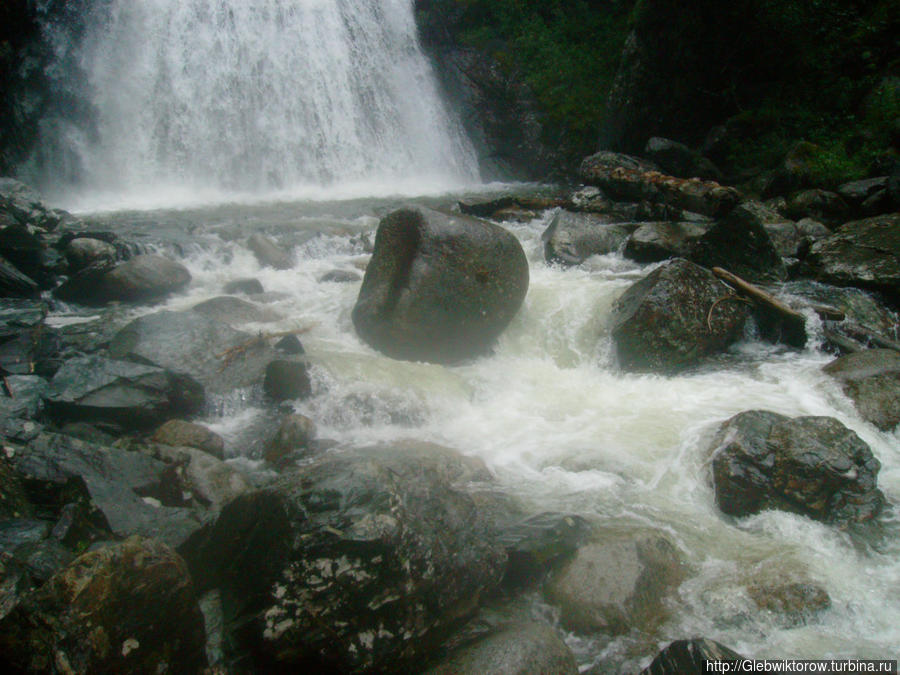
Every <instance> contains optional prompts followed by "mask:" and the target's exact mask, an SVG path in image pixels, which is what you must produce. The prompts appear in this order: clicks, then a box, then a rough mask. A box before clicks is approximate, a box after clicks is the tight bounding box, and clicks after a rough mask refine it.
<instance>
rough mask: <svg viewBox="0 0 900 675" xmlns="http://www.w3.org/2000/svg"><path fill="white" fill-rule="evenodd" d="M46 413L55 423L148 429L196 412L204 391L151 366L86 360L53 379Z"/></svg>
mask: <svg viewBox="0 0 900 675" xmlns="http://www.w3.org/2000/svg"><path fill="white" fill-rule="evenodd" d="M51 386H52V389H53V391H52V393H51V394H50V395H48V396H47V398H46V403H47V411H48V413H49V414H50V415H51V416H52V417H54V418H55V419H57V420H66V421H104V422H112V423H115V424H118V425H121V426H122V427H124V428H129V429H147V428H151V427H154V426H158V425H160V424H162V423H163V422H165V421H167V420H169V419H172V418H174V417H180V416H184V415H190V414H192V413H195V412H197V411H198V410H199V409H200V408H201V407H202V406H203V402H204V394H203V388H202V387H201V386H200V384H198V383H197V382H195V381H194V380H192V379H191V378H189V377H185V376H184V375H179V374H174V373H171V372H167V371H165V370H163V369H161V368H157V367H154V366H145V365H141V364H137V363H130V362H127V361H115V360H112V359H107V358H104V357H102V356H97V355H94V356H85V357H81V358H77V359H71V360H69V361H67V362H66V363H65V364H64V365H63V366H62V368H60V369H59V371H58V372H57V373H56V375H55V376H54V377H53V380H52V381H51Z"/></svg>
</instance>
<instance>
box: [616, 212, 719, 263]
mask: <svg viewBox="0 0 900 675" xmlns="http://www.w3.org/2000/svg"><path fill="white" fill-rule="evenodd" d="M708 229H709V225H705V224H699V223H688V222H682V223H645V224H643V225H641V226H640V227H639V228H638V229H637V230H635V231H634V233H632V235H631V236H630V237H629V238H628V241H627V242H626V243H625V248H624V250H623V254H624V255H625V257H626V258H629V259H630V260H634V261H635V262H639V263H652V262H661V261H663V260H668V259H669V258H685V257H688V256H690V254H691V250H692V249H693V246H694V243H695V242H696V241H697V240H698V239H699V238H700V237H702V236H703V235H704V234H705V233H706V231H707V230H708Z"/></svg>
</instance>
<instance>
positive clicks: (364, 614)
mask: <svg viewBox="0 0 900 675" xmlns="http://www.w3.org/2000/svg"><path fill="white" fill-rule="evenodd" d="M473 480H489V474H488V472H487V471H486V469H485V467H484V465H483V464H481V463H480V462H478V461H477V460H473V459H469V458H465V457H463V456H461V455H459V454H457V453H455V452H452V451H449V450H446V449H444V448H438V447H436V446H430V445H414V444H401V445H399V446H392V447H377V448H368V449H364V450H348V451H339V452H337V451H335V452H330V453H327V454H325V455H324V456H322V457H321V458H319V459H317V460H315V461H314V462H312V463H311V464H309V465H307V466H304V467H302V468H300V469H298V470H297V471H294V472H291V473H288V474H284V475H283V476H282V477H281V478H280V479H278V480H276V481H275V482H274V483H273V484H271V485H270V486H268V487H266V488H264V489H262V490H260V491H257V492H252V493H250V494H247V495H243V496H241V497H238V498H237V499H236V500H234V501H232V502H231V503H230V504H228V505H226V506H225V508H224V509H223V510H222V514H221V515H220V516H219V518H218V520H217V521H216V523H215V525H214V526H213V527H212V528H211V529H210V530H209V531H208V532H207V533H205V534H204V535H203V536H198V537H197V538H196V539H195V540H194V542H192V544H191V545H189V546H188V550H187V551H186V557H187V559H188V560H189V562H190V564H191V570H192V573H193V574H194V578H195V580H199V583H201V585H202V586H204V587H213V586H219V587H220V588H221V590H222V598H223V606H224V607H225V608H226V612H227V613H228V616H227V617H226V618H227V619H229V621H230V625H231V626H233V627H236V628H237V629H238V631H237V633H236V634H235V633H233V634H232V639H234V640H237V641H238V642H239V643H240V644H241V645H242V646H243V647H244V648H245V649H247V650H249V651H250V653H252V654H254V655H255V658H256V666H257V668H258V669H259V670H261V671H263V672H275V671H276V670H278V669H297V668H300V667H304V668H306V669H308V670H311V671H315V670H317V669H321V668H323V667H328V668H332V669H335V670H337V671H338V672H361V671H392V670H393V671H396V670H406V669H409V668H410V666H411V665H412V664H416V663H419V662H420V661H421V660H422V659H423V658H424V657H425V656H426V655H428V654H430V653H431V650H432V649H433V648H434V645H435V643H436V642H439V641H440V640H442V639H443V637H444V636H445V635H446V631H447V630H448V627H449V626H451V625H452V624H454V623H455V622H457V621H459V620H460V619H462V618H465V617H466V616H467V615H469V614H470V613H471V612H473V611H474V610H475V609H476V608H477V606H478V603H479V599H480V597H481V596H482V594H483V593H485V592H486V591H488V590H490V589H491V588H493V587H494V586H496V585H497V584H498V583H499V581H500V578H501V576H502V574H503V568H504V566H505V563H506V556H505V554H504V552H503V550H502V548H501V547H500V546H499V545H498V544H497V543H496V542H495V541H494V538H493V536H492V535H491V530H490V527H489V523H486V522H485V521H484V520H483V519H482V517H481V516H480V513H479V509H478V508H477V507H476V504H475V501H474V499H473V497H472V496H471V495H469V494H468V493H467V492H466V490H465V488H464V487H463V486H465V485H467V484H469V483H470V482H471V481H473Z"/></svg>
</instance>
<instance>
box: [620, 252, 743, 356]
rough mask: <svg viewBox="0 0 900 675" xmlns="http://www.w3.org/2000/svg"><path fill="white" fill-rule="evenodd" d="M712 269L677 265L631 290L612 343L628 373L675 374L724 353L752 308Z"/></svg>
mask: <svg viewBox="0 0 900 675" xmlns="http://www.w3.org/2000/svg"><path fill="white" fill-rule="evenodd" d="M734 297H735V296H734V295H733V293H732V292H731V291H730V290H729V289H728V288H727V287H726V286H725V285H724V284H723V283H722V282H721V281H719V280H718V279H716V277H715V276H713V274H712V272H710V271H709V270H707V269H704V268H702V267H700V266H699V265H695V264H694V263H691V262H688V261H687V260H682V259H677V260H673V261H672V262H669V263H667V264H666V265H664V266H662V267H659V268H657V269H656V270H654V271H653V272H651V273H650V274H649V275H648V276H647V277H645V278H644V279H642V280H640V281H638V282H637V283H635V284H634V285H633V286H631V287H630V288H629V289H628V290H627V291H625V294H624V295H622V297H621V298H619V300H618V301H617V302H616V305H615V307H614V309H613V318H612V320H613V326H612V338H613V342H614V345H615V349H616V355H617V358H618V363H619V365H620V367H622V368H623V369H624V370H627V371H636V372H661V373H674V372H677V371H679V370H683V369H685V368H688V367H690V366H693V365H695V364H696V363H698V362H699V361H700V360H701V359H702V358H703V357H705V356H708V355H711V354H715V353H718V352H721V351H724V350H725V349H726V348H727V347H728V346H729V345H730V344H731V343H732V342H734V341H735V340H737V339H738V338H739V337H740V336H741V335H742V333H743V327H744V322H745V321H746V319H747V315H748V308H747V306H746V305H745V304H744V303H742V302H735V301H733V300H734Z"/></svg>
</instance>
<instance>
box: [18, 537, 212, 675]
mask: <svg viewBox="0 0 900 675" xmlns="http://www.w3.org/2000/svg"><path fill="white" fill-rule="evenodd" d="M204 645H205V639H204V631H203V617H202V614H201V613H200V609H199V607H198V605H197V600H196V598H195V596H194V589H193V585H192V583H191V578H190V575H189V574H188V570H187V566H186V565H185V563H184V561H183V560H182V559H181V558H179V556H178V555H177V554H176V553H175V552H174V551H172V549H170V548H168V547H167V546H165V545H163V544H160V543H158V542H156V541H153V540H149V539H140V538H137V537H135V538H132V539H129V540H127V541H124V542H122V543H120V544H115V545H110V546H106V547H103V548H100V549H98V550H95V551H92V552H89V553H86V554H84V555H82V556H81V557H79V558H78V559H76V560H75V561H73V562H72V563H71V564H69V565H68V566H66V567H65V568H64V569H62V570H61V571H60V572H58V573H57V574H56V575H54V576H53V577H52V578H51V579H50V580H49V581H48V582H47V583H46V584H44V585H43V586H42V587H41V588H39V589H38V590H36V591H34V592H33V593H30V594H29V595H27V596H26V597H25V598H24V599H23V600H22V602H20V603H19V605H18V606H17V607H16V608H15V609H14V610H13V611H12V612H11V613H10V614H9V615H8V616H6V618H4V619H3V621H2V622H0V662H2V663H4V664H6V666H7V668H11V669H12V671H13V672H18V673H48V672H60V673H63V672H65V673H75V674H78V675H87V674H88V673H90V674H91V675H93V674H95V673H96V674H104V673H107V674H109V675H112V674H113V673H124V672H129V673H160V672H170V673H176V672H177V673H186V674H189V673H199V671H200V670H201V668H203V667H204V666H205V665H206V654H205V652H204ZM7 672H9V671H7Z"/></svg>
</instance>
